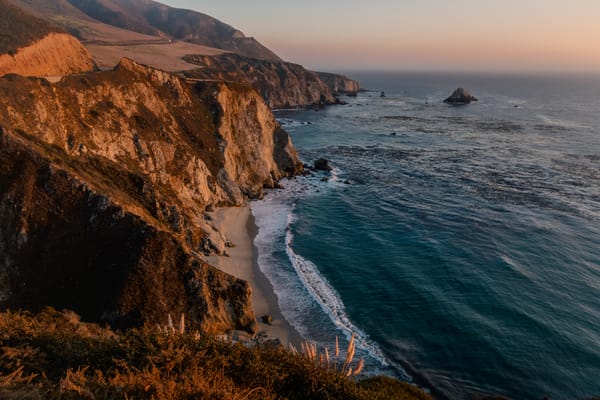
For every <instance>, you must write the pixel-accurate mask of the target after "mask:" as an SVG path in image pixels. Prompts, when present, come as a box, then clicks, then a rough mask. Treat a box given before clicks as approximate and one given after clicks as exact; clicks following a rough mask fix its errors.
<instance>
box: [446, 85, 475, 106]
mask: <svg viewBox="0 0 600 400" xmlns="http://www.w3.org/2000/svg"><path fill="white" fill-rule="evenodd" d="M472 101H479V99H477V97H475V96H473V95H472V94H471V92H469V91H468V90H466V89H463V88H458V89H456V90H455V91H454V92H453V93H452V94H451V95H450V97H448V98H447V99H446V100H444V103H449V104H456V105H462V104H470V103H471V102H472Z"/></svg>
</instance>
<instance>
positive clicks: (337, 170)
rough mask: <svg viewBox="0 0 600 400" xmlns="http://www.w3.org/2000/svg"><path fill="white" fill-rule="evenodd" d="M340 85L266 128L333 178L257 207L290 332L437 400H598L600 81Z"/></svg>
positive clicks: (391, 78) (268, 269) (262, 253)
mask: <svg viewBox="0 0 600 400" xmlns="http://www.w3.org/2000/svg"><path fill="white" fill-rule="evenodd" d="M351 75H352V76H353V77H354V78H356V79H358V80H359V81H360V82H361V84H362V86H363V87H365V88H368V89H373V90H374V91H371V92H364V93H360V94H359V95H358V96H357V97H355V98H352V97H344V98H343V100H344V101H346V102H347V103H348V104H346V105H340V106H332V107H328V108H324V109H320V110H292V111H280V112H278V113H277V117H278V118H279V120H280V121H281V123H282V124H283V125H284V127H285V129H286V130H287V131H288V132H289V133H290V135H291V136H292V139H293V141H294V143H295V145H296V147H297V149H298V151H299V153H300V156H301V158H302V159H303V160H304V161H305V162H306V163H312V162H313V161H314V160H315V159H317V158H319V157H324V158H327V159H328V160H330V163H331V165H332V167H333V171H332V172H330V173H326V172H318V173H316V174H315V175H314V176H312V177H308V178H297V179H294V180H290V181H284V182H283V186H285V187H286V189H285V190H277V191H273V192H270V193H269V194H268V195H267V196H266V198H265V199H264V200H262V201H259V202H255V203H253V204H252V211H253V213H254V215H255V217H256V223H257V225H258V228H259V231H258V235H257V237H256V241H255V245H256V246H257V248H258V252H259V264H260V268H261V269H262V270H263V272H264V273H265V275H266V276H267V277H268V278H269V280H270V281H271V283H272V284H273V287H274V290H275V292H276V294H277V297H278V301H279V305H280V308H281V310H282V312H283V314H284V315H285V317H286V318H287V319H288V320H289V321H290V322H291V323H292V324H293V326H294V327H295V328H296V329H297V330H298V331H299V333H300V334H301V335H302V336H303V337H305V338H306V339H308V340H310V341H311V342H314V343H316V344H317V345H318V346H322V347H328V348H329V349H332V347H333V346H334V343H335V338H336V337H338V338H339V339H340V340H341V341H342V347H343V346H344V345H345V344H346V343H347V341H348V339H349V338H350V337H351V336H352V335H355V337H356V338H357V343H358V354H357V358H364V359H365V360H366V363H367V366H366V369H365V370H366V373H367V374H388V375H393V376H397V377H399V378H401V379H406V380H409V381H412V382H414V383H416V384H418V385H419V386H422V387H425V388H427V389H428V390H431V391H432V392H433V394H435V395H437V396H439V397H447V398H453V399H454V398H457V399H460V398H471V397H472V396H474V395H476V394H497V395H503V396H508V397H511V398H515V399H541V398H543V397H544V396H549V397H551V398H552V399H578V398H586V397H588V398H589V397H591V396H598V395H600V77H593V76H586V77H584V76H579V77H575V76H572V77H559V76H525V75H513V76H494V75H467V74H464V75H458V74H457V75H440V74H437V75H435V74H429V75H428V74H392V73H387V74H384V73H353V74H351ZM458 86H465V87H467V88H469V89H470V90H471V91H472V92H473V94H475V95H476V96H477V97H479V102H476V103H473V104H471V105H469V106H462V107H454V106H449V105H446V104H443V103H442V100H443V99H444V98H445V97H446V96H448V95H449V94H450V93H451V92H452V91H453V90H454V89H455V88H456V87H458ZM382 91H383V92H385V97H381V94H380V92H382ZM323 177H326V178H327V181H323V180H322V178H323Z"/></svg>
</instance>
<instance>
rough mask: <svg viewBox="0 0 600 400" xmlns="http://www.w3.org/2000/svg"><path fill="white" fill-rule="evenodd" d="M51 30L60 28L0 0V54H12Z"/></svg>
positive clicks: (55, 30)
mask: <svg viewBox="0 0 600 400" xmlns="http://www.w3.org/2000/svg"><path fill="white" fill-rule="evenodd" d="M51 32H60V29H58V28H57V27H55V26H54V25H52V24H51V23H50V22H47V21H44V20H42V19H39V18H36V17H34V16H32V15H30V14H27V13H26V12H24V11H22V10H20V9H19V8H17V7H15V6H13V5H11V4H9V3H8V1H7V0H0V54H5V53H9V54H14V53H16V51H17V49H19V48H22V47H26V46H28V45H30V44H32V43H34V42H36V41H37V40H39V39H42V38H43V37H44V36H46V35H47V34H48V33H51Z"/></svg>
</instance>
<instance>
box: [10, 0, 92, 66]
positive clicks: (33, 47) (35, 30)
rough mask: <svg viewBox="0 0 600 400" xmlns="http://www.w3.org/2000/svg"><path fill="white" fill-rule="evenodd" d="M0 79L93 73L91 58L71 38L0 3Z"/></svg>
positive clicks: (83, 48)
mask: <svg viewBox="0 0 600 400" xmlns="http://www.w3.org/2000/svg"><path fill="white" fill-rule="evenodd" d="M0 32H2V34H0V76H2V75H5V74H10V73H15V74H20V75H32V76H50V75H52V76H56V75H64V74H71V73H80V72H88V71H91V70H93V69H94V62H93V61H92V56H91V55H90V54H89V53H88V51H87V50H86V49H85V47H83V45H82V44H81V43H79V41H78V40H77V39H75V38H74V37H73V36H71V35H69V34H67V33H65V32H62V31H61V30H60V29H59V28H58V27H57V26H55V25H53V24H52V23H50V22H48V21H45V20H43V19H40V18H37V17H35V16H33V15H32V14H29V13H27V12H25V11H23V10H21V9H20V8H18V7H15V6H13V5H12V4H10V3H9V2H8V1H7V0H0Z"/></svg>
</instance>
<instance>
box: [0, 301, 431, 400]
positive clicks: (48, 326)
mask: <svg viewBox="0 0 600 400" xmlns="http://www.w3.org/2000/svg"><path fill="white" fill-rule="evenodd" d="M178 322H179V324H178V326H174V327H173V329H170V328H169V329H166V330H165V329H157V328H153V329H151V328H145V329H136V330H130V331H127V332H122V333H115V332H112V331H111V330H109V329H106V328H102V327H99V326H97V325H93V324H85V323H81V322H80V321H79V320H78V318H77V316H76V315H74V314H73V313H59V312H57V311H54V310H51V309H48V310H45V311H44V312H42V313H41V314H39V315H31V314H29V313H11V312H5V313H2V314H0V349H1V352H0V398H2V399H61V400H62V399H167V400H168V399H237V400H242V399H246V400H253V399H391V400H393V399H429V396H428V395H426V394H425V393H423V392H422V391H420V390H419V389H417V388H415V387H413V386H411V385H408V384H406V383H403V382H399V381H397V380H394V379H391V378H383V377H377V378H370V379H368V380H364V381H357V380H356V379H355V378H348V377H347V376H346V373H342V372H341V371H335V370H333V369H331V368H327V367H326V366H324V365H322V364H320V363H315V362H314V360H311V359H309V358H307V357H303V356H299V355H294V354H292V353H291V352H288V351H285V350H283V349H282V348H274V347H268V346H267V347H247V346H244V345H243V344H239V343H238V344H232V343H227V342H222V341H218V340H216V339H214V338H211V337H206V336H200V335H197V334H195V333H189V332H185V323H184V321H183V320H181V319H180V320H179V321H178ZM182 332H183V333H182ZM346 372H347V371H346Z"/></svg>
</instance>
